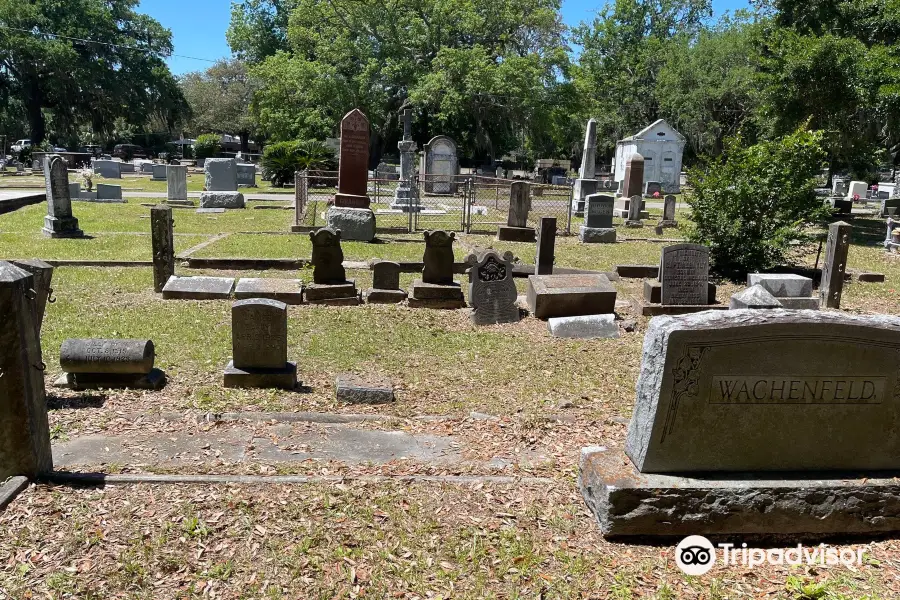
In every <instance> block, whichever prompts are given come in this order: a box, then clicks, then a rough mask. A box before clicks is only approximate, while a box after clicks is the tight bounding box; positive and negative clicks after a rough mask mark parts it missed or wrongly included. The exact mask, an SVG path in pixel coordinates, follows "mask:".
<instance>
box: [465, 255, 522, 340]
mask: <svg viewBox="0 0 900 600" xmlns="http://www.w3.org/2000/svg"><path fill="white" fill-rule="evenodd" d="M512 261H513V254H512V252H506V253H505V254H504V255H503V256H502V257H501V256H500V255H499V254H498V253H497V252H495V251H493V250H488V251H486V252H483V253H481V254H471V255H469V257H468V258H467V259H466V262H467V263H468V264H469V265H470V268H469V304H471V305H472V307H473V308H474V309H475V311H474V312H473V313H472V321H473V322H474V323H475V324H476V325H496V324H498V323H516V322H518V320H519V308H518V307H517V306H516V298H517V297H518V292H517V291H516V282H515V281H513V266H512Z"/></svg>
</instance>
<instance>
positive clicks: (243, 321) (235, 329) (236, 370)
mask: <svg viewBox="0 0 900 600" xmlns="http://www.w3.org/2000/svg"><path fill="white" fill-rule="evenodd" d="M287 330H288V327H287V305H286V304H285V303H284V302H279V301H277V300H270V299H267V298H252V299H249V300H238V301H237V302H235V303H234V304H232V305H231V345H232V354H233V358H232V360H231V361H230V362H229V363H228V366H227V367H225V374H224V384H225V387H227V388H280V389H285V390H293V389H294V388H295V387H297V364H296V363H293V362H288V359H287Z"/></svg>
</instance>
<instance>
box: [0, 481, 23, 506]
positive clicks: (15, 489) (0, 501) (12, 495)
mask: <svg viewBox="0 0 900 600" xmlns="http://www.w3.org/2000/svg"><path fill="white" fill-rule="evenodd" d="M27 487H28V478H27V477H21V476H15V477H10V478H9V480H7V482H6V483H4V484H3V485H0V510H3V509H4V508H6V507H7V506H9V505H10V503H12V501H13V500H15V499H16V496H18V495H19V494H21V493H22V492H23V491H24V490H25V488H27Z"/></svg>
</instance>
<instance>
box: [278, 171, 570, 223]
mask: <svg viewBox="0 0 900 600" xmlns="http://www.w3.org/2000/svg"><path fill="white" fill-rule="evenodd" d="M514 182H515V180H512V179H498V178H495V177H483V176H479V175H423V176H419V177H418V178H417V179H416V180H415V181H414V182H412V186H411V187H412V189H414V190H415V192H416V193H415V194H413V197H412V198H411V199H406V200H404V199H403V198H404V197H409V195H410V194H408V193H405V190H401V193H400V194H398V188H400V187H401V186H402V183H401V181H399V180H396V179H377V178H373V179H369V181H368V194H369V198H370V199H371V201H372V204H371V209H372V210H373V211H375V216H376V218H377V222H378V229H379V230H380V231H401V230H402V231H407V232H415V231H423V230H427V229H445V230H448V231H461V232H466V233H485V234H492V233H496V231H497V229H498V228H499V227H500V226H501V225H506V222H507V217H508V215H509V199H510V188H511V186H512V184H513V183H514ZM295 185H296V188H295V211H296V212H295V219H294V222H295V225H296V226H298V227H302V228H317V227H324V226H325V211H326V210H327V209H328V206H329V203H330V202H331V201H332V199H333V198H334V195H335V193H336V192H337V185H338V173H337V172H335V171H316V172H313V171H303V172H298V173H297V174H296V177H295ZM398 196H399V197H400V198H401V199H399V200H398ZM541 217H556V220H557V231H558V233H560V234H563V235H568V234H570V233H571V231H572V186H571V185H547V184H538V183H532V184H531V212H530V213H529V215H528V225H529V226H533V227H537V226H538V225H539V224H540V219H541Z"/></svg>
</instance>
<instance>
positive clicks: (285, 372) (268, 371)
mask: <svg viewBox="0 0 900 600" xmlns="http://www.w3.org/2000/svg"><path fill="white" fill-rule="evenodd" d="M223 381H224V385H225V387H227V388H279V389H283V390H293V389H294V388H296V387H297V386H300V385H302V384H301V383H300V382H299V381H297V363H293V362H290V361H288V362H287V363H285V366H284V367H281V368H277V367H276V368H263V367H254V368H252V369H251V368H244V369H241V368H238V367H235V366H234V361H233V360H232V361H229V362H228V365H227V366H226V367H225V373H224V375H223Z"/></svg>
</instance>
